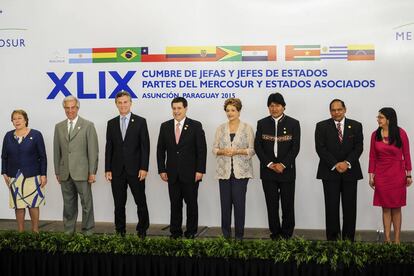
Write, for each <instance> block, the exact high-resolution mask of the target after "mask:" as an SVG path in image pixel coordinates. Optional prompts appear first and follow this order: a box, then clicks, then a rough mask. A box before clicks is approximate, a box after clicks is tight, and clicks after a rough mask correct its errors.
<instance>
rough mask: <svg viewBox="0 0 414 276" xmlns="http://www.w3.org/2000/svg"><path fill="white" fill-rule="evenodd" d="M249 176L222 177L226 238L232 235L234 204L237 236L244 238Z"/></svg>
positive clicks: (223, 226)
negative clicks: (238, 177)
mask: <svg viewBox="0 0 414 276" xmlns="http://www.w3.org/2000/svg"><path fill="white" fill-rule="evenodd" d="M248 182H249V179H248V178H242V179H237V178H234V177H230V179H220V180H219V186H220V203H221V231H222V232H223V236H224V237H225V238H230V237H231V211H232V207H233V205H234V230H235V237H236V238H237V239H242V238H243V235H244V221H245V217H246V215H245V213H246V191H247V183H248Z"/></svg>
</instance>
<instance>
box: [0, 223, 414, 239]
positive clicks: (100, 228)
mask: <svg viewBox="0 0 414 276" xmlns="http://www.w3.org/2000/svg"><path fill="white" fill-rule="evenodd" d="M25 227H26V230H29V231H30V221H29V220H26V226H25ZM77 227H78V231H80V223H78V226H77ZM15 229H17V225H16V221H15V220H12V219H0V230H15ZM39 229H40V231H47V232H48V231H49V232H62V231H63V223H62V221H52V220H43V221H40V224H39ZM95 233H96V234H114V224H113V223H109V222H97V223H96V226H95ZM127 233H131V234H134V233H135V225H134V224H131V223H129V224H127ZM269 234H270V233H269V230H268V229H266V228H246V229H245V235H244V238H245V239H269ZM169 235H170V232H169V227H168V225H165V224H151V226H150V228H149V229H148V232H147V236H148V237H168V236H169ZM220 236H221V229H220V227H210V226H199V227H198V233H197V238H215V237H220ZM294 236H296V237H302V238H304V239H306V240H325V230H323V229H295V232H294ZM382 238H383V237H382V233H379V232H378V231H374V230H357V231H356V235H355V240H356V241H366V242H378V241H382ZM401 241H402V242H413V241H414V231H402V233H401Z"/></svg>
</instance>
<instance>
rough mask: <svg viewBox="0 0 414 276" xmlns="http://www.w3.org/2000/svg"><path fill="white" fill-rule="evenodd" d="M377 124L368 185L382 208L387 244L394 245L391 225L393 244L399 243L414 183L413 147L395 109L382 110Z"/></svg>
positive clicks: (371, 151)
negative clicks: (403, 212) (404, 209)
mask: <svg viewBox="0 0 414 276" xmlns="http://www.w3.org/2000/svg"><path fill="white" fill-rule="evenodd" d="M377 121H378V129H377V130H376V131H374V132H373V133H372V135H371V148H370V152H369V168H368V172H369V185H370V186H371V187H372V188H373V189H374V206H381V207H382V221H383V224H384V232H385V242H390V241H391V237H390V234H391V224H392V225H393V227H394V242H395V243H400V232H401V207H402V206H405V204H406V194H407V187H408V186H410V185H411V183H412V179H411V158H410V146H409V142H408V137H407V133H406V132H405V131H404V130H403V129H402V128H400V127H398V123H397V114H396V113H395V110H394V109H393V108H391V107H384V108H382V109H381V110H380V111H379V113H378V116H377Z"/></svg>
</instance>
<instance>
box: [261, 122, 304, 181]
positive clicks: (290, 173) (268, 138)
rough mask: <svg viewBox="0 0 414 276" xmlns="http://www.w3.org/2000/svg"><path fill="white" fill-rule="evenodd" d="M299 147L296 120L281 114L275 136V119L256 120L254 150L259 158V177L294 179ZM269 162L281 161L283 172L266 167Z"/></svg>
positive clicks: (277, 179) (283, 179) (265, 178)
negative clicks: (283, 167)
mask: <svg viewBox="0 0 414 276" xmlns="http://www.w3.org/2000/svg"><path fill="white" fill-rule="evenodd" d="M275 139H278V143H277V157H275V153H274V145H275ZM299 148H300V125H299V121H298V120H296V119H293V118H291V117H289V116H286V115H283V117H282V118H281V119H279V122H278V127H277V137H275V121H274V119H273V118H272V116H268V117H266V118H263V119H261V120H260V121H258V122H257V131H256V137H255V141H254V150H255V151H256V154H257V157H259V160H260V178H261V179H264V180H276V181H294V180H295V178H296V166H295V159H296V156H297V155H298V153H299ZM270 162H273V163H282V164H283V165H285V167H286V168H285V170H284V171H283V173H281V174H279V173H276V172H275V171H273V170H271V169H269V168H268V167H267V165H268V164H269V163H270Z"/></svg>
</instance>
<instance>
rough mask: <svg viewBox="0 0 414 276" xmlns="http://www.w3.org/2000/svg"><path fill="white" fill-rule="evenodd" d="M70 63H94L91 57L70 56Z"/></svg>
mask: <svg viewBox="0 0 414 276" xmlns="http://www.w3.org/2000/svg"><path fill="white" fill-rule="evenodd" d="M69 63H92V59H91V58H70V59H69Z"/></svg>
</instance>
